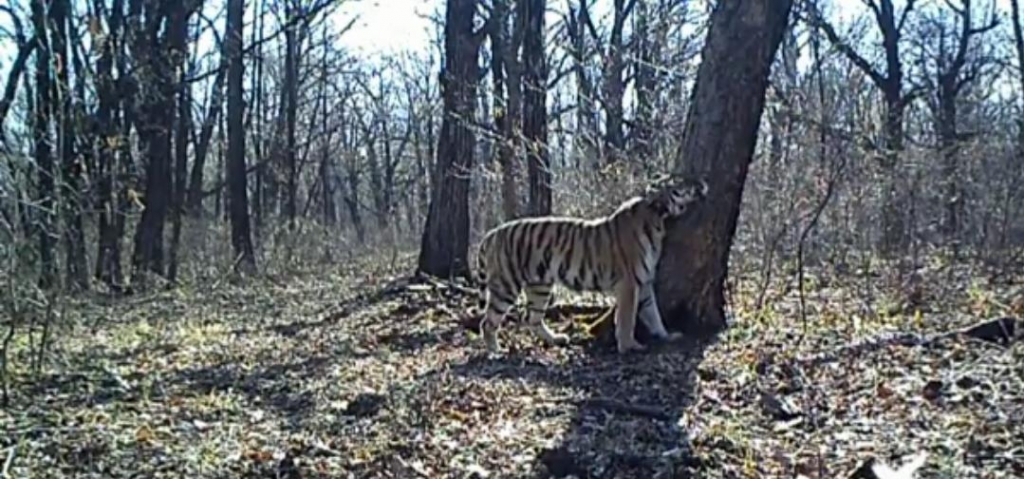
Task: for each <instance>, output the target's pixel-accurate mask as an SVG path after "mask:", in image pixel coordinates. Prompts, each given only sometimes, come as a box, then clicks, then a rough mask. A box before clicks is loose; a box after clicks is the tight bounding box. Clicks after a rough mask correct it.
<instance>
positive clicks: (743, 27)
mask: <svg viewBox="0 0 1024 479" xmlns="http://www.w3.org/2000/svg"><path fill="white" fill-rule="evenodd" d="M791 7H792V0H764V1H756V2H752V1H749V0H720V1H719V2H717V4H716V6H715V8H714V10H713V11H712V13H711V20H710V22H711V23H710V27H709V30H708V34H707V40H706V43H705V45H704V48H703V52H702V60H701V63H700V67H699V68H698V70H697V79H696V83H695V85H694V90H693V93H692V96H691V103H690V110H689V112H688V114H687V120H686V126H685V130H684V131H683V143H682V145H681V147H680V151H679V155H678V157H677V163H676V173H678V174H681V175H684V176H690V177H704V178H707V180H708V184H709V187H710V192H709V193H708V201H707V203H705V204H704V207H703V208H701V211H699V212H698V214H697V215H694V216H693V217H691V219H688V220H686V221H681V222H679V223H676V224H673V225H671V226H670V227H669V229H668V233H667V236H666V238H665V249H664V254H663V257H662V260H661V264H660V266H659V268H658V276H657V282H656V292H657V293H656V294H657V297H658V307H659V308H660V310H661V311H662V314H663V317H664V320H665V323H666V326H667V327H668V328H669V329H670V330H675V331H681V332H683V333H684V334H687V335H691V336H693V337H698V338H709V337H713V336H715V335H717V333H719V332H720V331H722V330H723V329H724V328H725V325H726V324H725V312H724V306H725V297H724V287H725V279H726V274H727V271H728V261H729V251H730V248H731V246H732V240H733V235H734V233H735V230H736V222H737V218H738V217H739V213H740V203H741V199H742V196H743V187H744V183H745V182H746V178H747V170H748V167H749V165H750V162H751V159H752V157H753V154H754V147H755V145H756V143H757V131H758V127H759V124H760V121H761V112H762V110H763V107H764V101H765V90H766V88H767V85H768V75H769V72H770V70H771V65H772V62H773V59H774V58H775V53H776V51H777V50H778V47H779V44H780V42H781V41H782V37H783V34H784V33H785V30H786V26H787V23H788V17H789V12H790V9H791Z"/></svg>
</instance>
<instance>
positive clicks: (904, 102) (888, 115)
mask: <svg viewBox="0 0 1024 479" xmlns="http://www.w3.org/2000/svg"><path fill="white" fill-rule="evenodd" d="M865 3H866V4H867V6H868V7H869V8H870V9H871V13H872V14H873V16H874V18H875V23H876V24H877V25H878V29H879V31H880V32H881V34H882V48H883V50H884V54H885V66H884V69H879V68H877V67H876V66H875V65H873V64H872V63H871V62H870V61H869V60H868V59H867V58H865V57H864V56H863V55H862V54H860V53H858V52H857V50H856V49H855V48H854V47H853V46H852V45H851V44H850V43H849V42H848V41H846V40H844V39H843V38H841V37H840V36H839V34H838V33H837V32H836V29H835V28H834V27H833V26H832V25H831V24H829V23H828V22H826V21H824V20H823V19H822V17H821V13H820V12H818V11H816V10H813V11H812V12H811V20H812V22H813V23H814V24H815V25H816V26H818V27H819V28H821V29H822V31H824V33H825V36H826V37H827V38H828V39H829V41H830V42H831V43H832V44H833V45H834V46H835V47H836V48H837V49H839V51H840V52H842V53H843V55H845V56H846V57H847V58H848V59H849V60H850V62H851V63H853V64H854V65H855V66H856V67H857V68H858V69H860V70H861V71H863V72H864V74H865V75H867V76H868V77H869V78H870V79H871V81H872V82H873V83H874V84H875V86H877V87H878V89H879V90H881V92H882V97H883V99H884V101H885V122H884V125H883V128H882V137H883V142H882V145H880V146H881V149H882V152H881V161H880V166H881V169H882V173H883V175H884V176H885V181H886V182H887V185H886V187H885V203H884V204H883V207H882V209H883V210H882V245H881V246H882V249H883V253H886V254H893V253H896V252H898V251H902V250H903V248H904V247H905V242H906V234H905V233H906V232H905V224H904V221H903V212H902V211H901V208H902V207H901V205H900V201H899V196H898V190H899V187H898V185H897V181H896V180H897V178H896V176H897V175H896V166H897V164H898V163H899V158H900V154H901V152H902V151H903V147H904V111H905V110H906V109H907V106H908V105H909V104H910V103H911V102H912V101H913V100H914V99H916V98H917V97H919V96H920V95H922V94H923V93H924V89H923V88H920V87H915V88H912V89H909V90H905V87H906V82H905V81H904V70H903V59H902V57H901V55H900V42H901V39H902V37H903V30H904V26H905V25H906V23H907V18H908V17H909V15H910V13H911V12H912V11H913V10H914V7H915V5H916V4H917V2H916V1H915V0H908V1H907V2H906V5H904V7H903V10H902V11H898V9H897V8H896V6H895V5H894V3H893V1H892V0H867V1H865Z"/></svg>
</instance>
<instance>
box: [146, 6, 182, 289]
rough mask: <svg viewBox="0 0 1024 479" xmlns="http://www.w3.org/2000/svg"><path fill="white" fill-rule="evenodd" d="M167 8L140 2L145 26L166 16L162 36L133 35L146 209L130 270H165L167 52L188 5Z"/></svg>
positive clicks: (155, 27) (170, 58)
mask: <svg viewBox="0 0 1024 479" xmlns="http://www.w3.org/2000/svg"><path fill="white" fill-rule="evenodd" d="M184 8H185V6H181V5H179V6H178V7H177V8H176V9H169V8H166V6H165V5H162V4H159V3H154V4H151V3H146V4H145V6H144V14H143V17H144V18H145V28H146V32H159V31H160V30H161V26H162V25H163V24H164V21H165V20H166V21H167V25H166V29H165V30H164V35H165V36H164V37H157V36H156V35H149V34H147V35H142V36H141V37H140V38H136V40H135V42H136V45H135V48H136V51H135V54H136V55H138V58H139V61H140V69H141V71H142V77H140V78H138V80H139V85H140V86H141V87H142V91H141V93H142V94H141V95H140V96H139V99H140V101H141V103H142V106H141V108H140V113H141V115H140V117H139V118H138V121H137V123H136V130H138V132H139V139H140V140H141V143H142V145H143V146H142V151H144V152H145V158H146V187H145V206H146V207H145V209H143V210H142V218H141V219H140V220H139V223H138V225H137V228H136V230H135V251H134V252H133V258H132V263H133V267H134V269H135V272H136V273H138V272H141V271H151V272H153V273H156V274H158V275H161V276H163V275H164V267H165V264H164V263H165V258H164V226H165V222H166V219H167V211H168V209H169V206H170V199H171V198H170V195H171V188H170V186H171V185H170V181H168V179H169V178H170V177H171V135H170V129H169V128H167V125H168V123H169V122H168V120H171V121H173V119H174V94H175V91H176V85H175V82H174V81H173V79H172V76H173V72H174V71H175V69H176V66H177V65H178V64H179V63H180V62H181V58H180V57H179V56H178V55H176V54H174V53H172V52H173V49H174V48H175V46H180V45H184V44H185V41H186V35H187V34H188V16H189V13H188V11H187V10H186V11H181V10H180V9H184Z"/></svg>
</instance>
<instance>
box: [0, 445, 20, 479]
mask: <svg viewBox="0 0 1024 479" xmlns="http://www.w3.org/2000/svg"><path fill="white" fill-rule="evenodd" d="M17 451H18V445H17V444H15V445H13V446H11V447H9V448H7V459H5V460H4V468H3V470H0V479H6V478H8V477H11V473H10V471H11V464H14V455H15V453H16V452H17Z"/></svg>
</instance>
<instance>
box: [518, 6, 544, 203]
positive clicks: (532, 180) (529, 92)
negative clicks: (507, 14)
mask: <svg viewBox="0 0 1024 479" xmlns="http://www.w3.org/2000/svg"><path fill="white" fill-rule="evenodd" d="M519 3H520V5H522V8H521V12H522V13H521V15H522V17H523V30H524V32H523V39H524V40H523V67H524V70H523V71H524V73H525V75H524V76H523V89H524V94H523V137H524V138H523V140H524V142H525V143H526V158H527V181H528V185H529V213H530V215H533V216H543V215H549V214H551V162H550V159H549V157H550V152H549V150H548V144H547V143H548V111H547V95H548V63H547V59H546V58H545V56H544V14H545V13H546V12H545V2H544V0H519Z"/></svg>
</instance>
